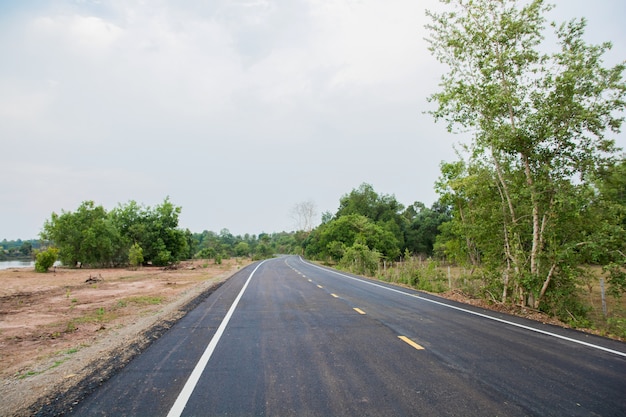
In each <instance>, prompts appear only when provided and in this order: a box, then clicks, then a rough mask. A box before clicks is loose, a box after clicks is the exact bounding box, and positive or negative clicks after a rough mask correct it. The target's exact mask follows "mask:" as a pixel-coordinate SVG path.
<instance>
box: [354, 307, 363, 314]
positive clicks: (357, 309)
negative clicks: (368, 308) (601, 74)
mask: <svg viewBox="0 0 626 417" xmlns="http://www.w3.org/2000/svg"><path fill="white" fill-rule="evenodd" d="M354 311H356V312H357V313H359V314H365V311H363V310H361V309H360V308H358V307H354Z"/></svg>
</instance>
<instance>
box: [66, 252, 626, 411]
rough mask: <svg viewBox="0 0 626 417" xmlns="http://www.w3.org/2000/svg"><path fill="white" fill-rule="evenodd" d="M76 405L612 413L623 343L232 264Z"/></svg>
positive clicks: (370, 287) (625, 361)
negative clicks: (223, 278) (235, 268)
mask: <svg viewBox="0 0 626 417" xmlns="http://www.w3.org/2000/svg"><path fill="white" fill-rule="evenodd" d="M68 413H69V415H76V416H168V417H178V416H252V415H254V416H264V415H266V416H299V417H302V416H551V415H553V416H565V415H567V416H579V415H580V416H595V415H598V416H624V415H626V344H624V343H621V342H617V341H613V340H608V339H604V338H600V337H594V336H590V335H586V334H583V333H580V332H576V331H572V330H567V329H561V328H558V327H553V326H548V325H541V324H537V323H535V322H531V321H528V320H524V319H520V318H516V317H511V316H507V315H503V314H498V313H492V312H487V311H484V310H480V309H477V308H472V307H467V306H465V305H462V304H457V303H453V302H450V301H447V300H442V299H440V298H437V297H434V296H430V295H426V294H423V293H418V292H416V291H411V290H407V289H403V288H398V287H394V286H390V285H386V284H383V283H380V282H377V281H370V280H366V279H362V278H359V277H356V276H353V275H349V274H345V273H339V272H337V271H334V270H330V269H327V268H322V267H319V266H317V265H313V264H310V263H307V262H305V261H303V260H302V259H300V258H299V257H295V256H289V257H282V258H277V259H271V260H267V261H264V262H262V263H257V264H253V265H251V266H249V267H247V268H244V269H243V270H241V271H240V272H238V273H237V274H235V275H234V276H233V277H231V278H230V279H229V280H228V281H227V282H226V283H225V284H224V285H222V287H220V288H219V290H217V291H216V292H215V293H214V294H212V295H211V296H210V297H208V298H207V299H206V300H205V301H204V302H203V303H202V304H200V305H199V306H198V307H197V308H196V309H195V310H193V311H192V312H190V313H189V314H188V315H187V316H185V317H184V318H183V319H182V320H180V321H179V322H178V323H177V324H176V325H175V326H174V327H172V329H171V330H170V331H168V332H167V333H166V334H165V335H164V336H163V337H161V338H160V339H159V340H157V341H156V342H155V343H154V344H152V345H151V346H150V348H149V349H147V350H146V351H145V352H144V353H143V354H142V355H140V356H139V357H137V358H136V359H135V360H133V361H132V362H131V363H130V364H129V365H128V366H127V367H126V368H124V370H123V371H121V372H120V373H118V374H117V375H115V376H114V377H113V378H111V379H110V380H109V381H107V382H105V383H104V384H103V385H102V386H101V387H99V388H98V389H97V390H96V391H95V392H94V393H93V394H92V395H90V396H89V397H87V398H86V399H85V400H84V401H82V402H81V403H79V404H78V405H75V406H73V409H72V410H69V411H68Z"/></svg>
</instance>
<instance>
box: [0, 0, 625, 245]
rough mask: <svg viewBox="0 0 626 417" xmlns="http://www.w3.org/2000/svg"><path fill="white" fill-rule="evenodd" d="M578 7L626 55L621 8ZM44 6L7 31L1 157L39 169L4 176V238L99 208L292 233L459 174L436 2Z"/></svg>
mask: <svg viewBox="0 0 626 417" xmlns="http://www.w3.org/2000/svg"><path fill="white" fill-rule="evenodd" d="M560 3H563V2H562V1H560ZM574 3H575V4H576V6H575V10H574V9H571V10H570V9H567V10H568V13H572V14H575V15H580V14H581V13H592V12H593V18H594V19H595V21H594V22H591V21H590V29H591V28H595V29H594V30H596V32H594V33H596V34H597V30H598V28H599V27H600V28H601V29H602V34H603V35H604V34H605V33H609V32H608V31H609V30H611V32H610V33H612V34H613V33H614V34H615V35H614V38H613V40H614V41H615V42H616V51H614V52H615V54H617V55H619V56H624V53H623V51H624V49H623V45H619V44H617V42H618V41H619V40H621V39H622V38H623V36H622V35H623V34H624V31H623V28H622V26H621V23H620V22H617V23H615V22H616V21H617V20H618V19H617V18H616V17H615V16H614V15H612V14H611V13H610V9H611V8H610V6H602V4H604V3H602V4H598V5H594V7H593V8H591V9H590V8H589V6H588V3H586V2H584V1H582V0H576V1H575V2H574V1H572V4H574ZM610 3H611V4H612V2H610ZM29 4H30V3H24V5H23V6H21V8H20V12H19V13H15V14H14V15H11V16H0V17H1V18H2V19H3V20H2V24H0V54H1V55H2V56H3V65H1V66H0V141H2V149H3V152H5V154H6V155H10V156H11V157H14V156H15V155H18V156H19V158H20V159H24V160H23V161H19V163H12V164H6V163H3V164H0V165H1V166H0V175H2V177H3V178H5V179H6V178H9V180H8V181H7V182H8V183H10V184H11V186H7V187H4V189H3V191H2V192H0V207H2V211H0V221H2V219H7V218H10V219H12V220H11V221H8V222H7V221H2V223H0V239H2V238H4V237H5V236H6V237H7V238H17V237H21V238H28V237H32V234H33V232H32V231H33V230H36V229H38V228H39V226H41V224H42V223H43V220H44V219H45V218H47V217H48V216H49V214H50V212H52V211H53V210H57V211H58V210H59V209H60V208H65V209H68V210H72V209H75V208H76V207H77V205H78V204H79V202H80V201H83V200H85V199H93V200H95V201H96V203H101V204H103V205H107V206H108V205H110V204H114V203H116V202H125V201H127V200H128V199H135V200H137V201H139V202H143V203H145V204H148V205H153V204H158V203H160V201H162V199H163V198H164V197H165V196H166V195H170V196H171V197H172V201H173V202H174V203H175V204H178V205H182V206H183V216H181V220H182V219H184V221H185V222H186V223H185V224H184V225H183V226H185V227H189V228H190V229H192V231H201V230H203V229H211V230H219V229H220V228H221V227H228V228H230V229H231V230H232V231H233V232H235V233H245V232H250V233H257V232H259V231H261V230H264V231H268V232H270V231H274V230H280V229H282V228H288V227H289V226H290V225H291V219H290V218H289V215H288V211H289V209H290V208H291V207H292V206H293V205H294V204H295V203H297V202H299V201H304V200H308V199H313V200H315V201H316V203H317V205H318V208H319V209H320V211H324V210H331V211H334V210H335V209H336V207H337V204H338V198H339V197H340V196H341V195H342V194H344V193H347V192H349V191H350V190H351V189H352V188H354V187H358V185H359V184H360V183H361V182H364V181H365V182H370V183H372V184H373V185H374V186H375V189H376V190H377V191H379V192H382V193H388V194H392V193H393V194H396V195H397V196H398V198H399V199H400V200H401V201H402V202H403V203H405V204H410V203H412V202H413V201H415V200H419V201H424V202H425V203H426V204H430V203H431V202H432V200H433V199H434V198H435V195H434V192H433V190H432V188H433V182H434V180H435V179H436V177H437V176H438V165H439V162H440V161H441V160H443V159H447V160H449V159H451V158H454V155H453V150H452V144H453V143H454V142H455V141H456V140H457V138H455V137H451V136H449V135H447V134H446V133H445V129H444V128H443V126H441V125H437V126H435V125H434V124H433V121H432V119H431V118H430V117H429V116H426V115H424V114H422V112H423V111H424V110H425V109H426V108H427V103H426V100H425V98H426V96H428V95H429V94H431V93H433V92H434V91H436V89H437V86H436V83H437V82H438V80H439V75H438V74H439V71H440V67H439V66H438V64H436V63H435V61H434V59H433V58H432V57H430V55H429V53H428V51H427V50H426V45H425V42H424V41H423V38H424V37H425V32H424V24H425V23H426V17H425V16H424V9H425V8H433V7H436V6H437V4H438V2H437V1H435V0H428V1H426V2H423V1H420V2H416V1H409V0H367V1H359V0H301V1H292V0H237V1H233V0H215V1H211V2H202V1H192V2H174V1H167V0H156V1H151V2H143V1H140V0H137V1H134V0H115V1H111V2H81V3H76V2H63V1H61V2H50V3H45V2H44V3H37V5H36V6H33V7H34V8H33V9H29V8H28V7H29ZM567 4H568V5H569V4H570V2H568V3H567ZM600 6H602V7H600ZM559 7H562V6H559ZM572 7H574V6H572ZM620 7H621V6H620ZM557 9H558V8H557ZM603 10H604V11H603ZM607 13H608V15H610V19H609V20H602V17H606V16H607ZM590 17H591V16H590ZM598 22H599V23H598ZM606 22H608V23H606ZM594 25H595V26H594ZM620 51H621V52H620ZM24 184H26V186H24ZM285 190H287V191H285ZM250 201H254V202H253V203H251V202H250ZM25 207H28V209H26V208H25ZM35 208H36V210H37V211H36V212H35V211H31V210H35ZM25 213H28V215H26V214H25ZM16 219H17V220H16ZM20 230H23V231H20Z"/></svg>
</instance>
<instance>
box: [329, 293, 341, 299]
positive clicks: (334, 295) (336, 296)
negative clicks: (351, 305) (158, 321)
mask: <svg viewBox="0 0 626 417" xmlns="http://www.w3.org/2000/svg"><path fill="white" fill-rule="evenodd" d="M330 295H332V296H333V297H335V298H339V296H338V295H337V294H333V293H332V292H331V293H330Z"/></svg>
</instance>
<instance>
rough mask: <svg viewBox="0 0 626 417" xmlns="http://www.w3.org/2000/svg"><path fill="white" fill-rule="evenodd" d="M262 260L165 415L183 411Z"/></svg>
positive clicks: (171, 416) (170, 416)
mask: <svg viewBox="0 0 626 417" xmlns="http://www.w3.org/2000/svg"><path fill="white" fill-rule="evenodd" d="M263 262H265V261H263ZM263 262H261V263H260V264H258V265H257V266H256V268H254V271H252V273H251V274H250V276H249V277H248V280H247V281H246V283H245V284H244V285H243V288H242V289H241V291H239V295H237V298H235V301H233V304H232V305H231V306H230V309H229V310H228V313H226V316H224V319H223V320H222V323H221V324H220V327H218V328H217V331H216V332H215V334H214V335H213V338H212V339H211V341H210V342H209V345H208V346H207V347H206V350H205V351H204V353H203V354H202V356H201V357H200V360H199V361H198V363H197V364H196V367H195V368H194V369H193V371H192V372H191V375H189V378H188V379H187V382H185V386H184V387H183V389H182V390H181V391H180V394H178V398H176V401H175V402H174V405H172V408H171V409H170V412H169V413H167V417H180V415H181V414H182V413H183V410H184V409H185V406H186V405H187V401H189V397H191V394H192V392H193V390H194V389H195V388H196V385H197V384H198V381H199V380H200V376H201V375H202V372H203V371H204V368H206V365H207V363H209V359H211V355H213V351H214V350H215V347H216V346H217V343H218V342H219V341H220V338H221V337H222V334H223V333H224V330H226V326H227V325H228V322H229V321H230V318H231V316H232V315H233V313H234V312H235V309H236V308H237V304H239V300H241V297H242V296H243V293H244V292H245V291H246V288H247V287H248V284H249V283H250V280H251V279H252V276H253V275H254V273H255V272H256V270H257V269H259V267H260V266H261V265H262V264H263Z"/></svg>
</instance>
